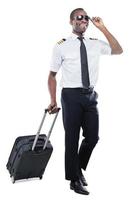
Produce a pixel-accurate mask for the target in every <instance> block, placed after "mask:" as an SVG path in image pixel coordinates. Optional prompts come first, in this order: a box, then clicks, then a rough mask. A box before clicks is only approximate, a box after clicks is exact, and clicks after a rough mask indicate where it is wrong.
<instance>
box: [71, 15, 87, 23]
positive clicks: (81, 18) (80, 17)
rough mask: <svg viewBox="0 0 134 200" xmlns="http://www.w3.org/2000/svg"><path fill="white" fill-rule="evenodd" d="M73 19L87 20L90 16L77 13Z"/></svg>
mask: <svg viewBox="0 0 134 200" xmlns="http://www.w3.org/2000/svg"><path fill="white" fill-rule="evenodd" d="M74 19H75V20H78V21H81V20H83V19H85V20H86V21H87V22H88V21H89V19H90V17H89V16H88V15H78V16H75V17H74Z"/></svg>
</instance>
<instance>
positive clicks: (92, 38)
mask: <svg viewBox="0 0 134 200" xmlns="http://www.w3.org/2000/svg"><path fill="white" fill-rule="evenodd" d="M89 39H90V40H98V39H97V38H89Z"/></svg>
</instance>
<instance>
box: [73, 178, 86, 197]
mask: <svg viewBox="0 0 134 200" xmlns="http://www.w3.org/2000/svg"><path fill="white" fill-rule="evenodd" d="M70 189H71V190H74V191H75V192H76V193H79V194H84V195H88V194H89V192H88V191H87V190H86V188H85V187H83V185H82V183H81V181H80V180H78V181H71V183H70Z"/></svg>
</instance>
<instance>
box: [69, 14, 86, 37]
mask: <svg viewBox="0 0 134 200" xmlns="http://www.w3.org/2000/svg"><path fill="white" fill-rule="evenodd" d="M70 24H71V25H72V28H73V33H75V34H77V35H78V36H81V35H83V33H84V32H85V31H86V30H87V27H88V24H89V19H88V17H87V13H86V12H85V11H84V10H78V11H76V12H75V13H74V15H73V18H72V19H70Z"/></svg>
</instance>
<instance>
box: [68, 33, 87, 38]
mask: <svg viewBox="0 0 134 200" xmlns="http://www.w3.org/2000/svg"><path fill="white" fill-rule="evenodd" d="M70 37H71V38H72V40H76V39H77V38H78V35H76V34H74V33H72V34H71V35H70ZM84 39H85V40H87V37H86V36H84Z"/></svg>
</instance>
